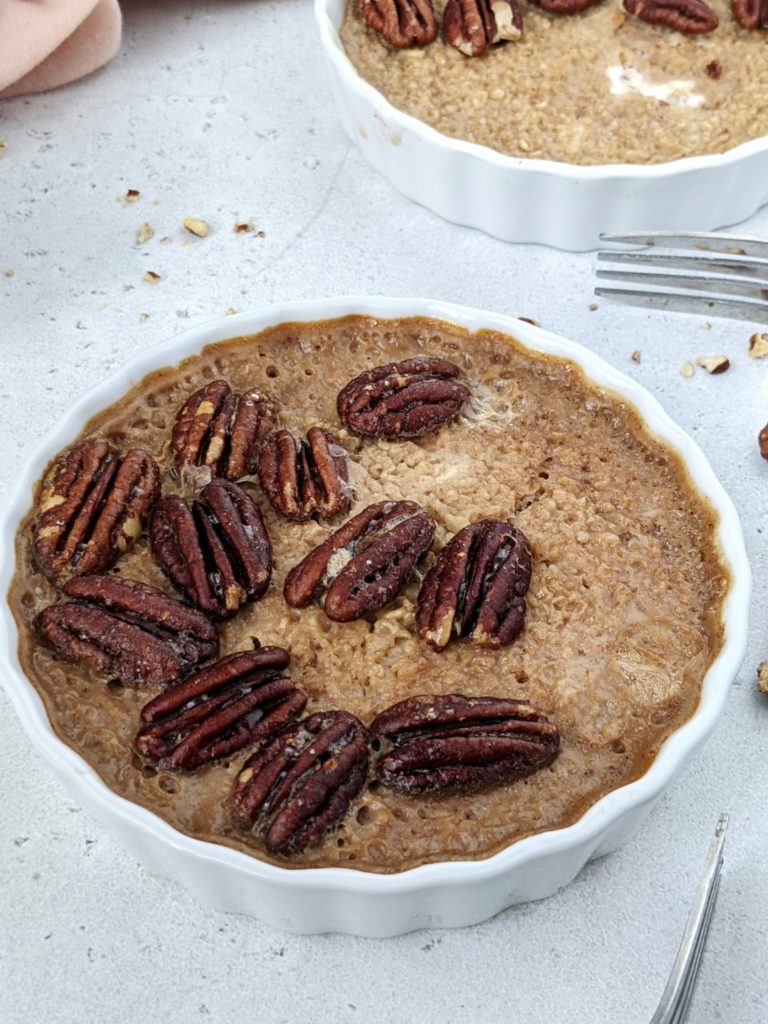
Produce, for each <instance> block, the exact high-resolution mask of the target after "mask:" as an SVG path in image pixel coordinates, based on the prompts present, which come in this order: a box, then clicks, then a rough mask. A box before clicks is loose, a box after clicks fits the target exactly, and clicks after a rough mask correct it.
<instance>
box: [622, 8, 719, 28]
mask: <svg viewBox="0 0 768 1024" xmlns="http://www.w3.org/2000/svg"><path fill="white" fill-rule="evenodd" d="M624 10H625V11H627V13H629V14H634V15H635V17H637V18H640V20H641V21H647V22H648V24H649V25H665V26H666V27H667V28H671V29H674V30H675V31H676V32H686V33H689V34H693V35H703V34H705V33H707V32H714V31H715V29H716V28H717V26H718V25H719V24H720V21H719V19H718V17H717V15H716V14H715V12H714V11H713V10H712V8H711V7H709V6H707V4H705V3H704V0H624Z"/></svg>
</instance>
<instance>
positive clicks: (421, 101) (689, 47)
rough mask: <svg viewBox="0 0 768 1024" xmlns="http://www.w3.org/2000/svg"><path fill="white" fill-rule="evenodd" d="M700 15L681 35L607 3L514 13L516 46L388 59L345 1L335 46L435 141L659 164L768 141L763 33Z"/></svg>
mask: <svg viewBox="0 0 768 1024" xmlns="http://www.w3.org/2000/svg"><path fill="white" fill-rule="evenodd" d="M443 7H444V3H443V0H436V3H435V12H436V14H437V15H438V20H439V19H440V17H441V15H442V11H443ZM710 7H711V9H712V10H713V11H714V12H715V14H716V15H717V16H718V18H719V25H718V27H717V29H716V30H715V31H713V32H711V33H710V34H706V35H699V34H694V35H690V34H684V33H682V32H676V31H673V30H671V29H669V28H667V27H665V26H661V25H649V24H646V23H645V22H643V21H641V20H640V19H639V18H636V17H632V16H631V15H629V14H628V13H627V12H626V11H625V10H624V9H623V8H622V7H621V5H620V4H619V3H618V2H617V0H604V2H602V3H597V4H596V5H595V6H592V7H590V8H589V9H587V10H585V11H582V12H581V13H577V14H564V15H557V14H551V13H548V12H547V11H544V10H542V9H541V8H539V7H538V6H537V5H535V4H534V3H531V2H529V3H521V5H520V10H521V12H522V19H523V32H522V36H521V37H520V38H519V39H516V40H514V41H510V42H506V43H502V44H500V45H496V46H492V47H489V48H488V49H487V50H486V52H485V53H484V54H483V55H482V56H480V57H466V56H464V54H462V53H461V52H460V51H459V50H458V49H457V48H456V47H455V46H450V45H447V44H446V43H445V42H444V40H443V38H442V35H441V34H438V37H437V38H436V39H435V40H434V42H432V43H430V44H429V45H427V46H423V47H416V48H413V49H402V50H397V49H393V48H392V47H390V46H389V45H387V43H386V42H384V41H383V40H382V39H381V37H380V36H379V35H377V34H376V33H375V32H374V31H372V30H371V29H369V28H367V27H366V24H365V22H364V21H363V18H362V16H361V14H360V13H359V11H358V10H357V9H356V8H355V7H354V4H353V3H351V2H350V3H348V6H347V11H346V14H345V17H344V21H343V24H342V27H341V39H342V42H343V45H344V49H345V50H346V53H347V56H348V57H349V59H350V60H351V61H352V63H353V65H354V66H355V68H356V69H357V71H358V72H359V74H360V75H361V76H362V77H363V78H364V79H365V80H366V81H367V82H369V83H370V84H371V85H372V86H374V88H376V89H378V91H379V92H381V93H382V94H383V95H384V96H385V97H386V98H387V99H388V100H389V101H390V103H392V105H393V106H394V107H396V108H397V109H398V110H401V111H403V112H404V113H406V114H411V115H412V116H413V117H416V118H418V119H419V120H420V121H424V122H425V123H426V124H428V125H431V126H432V127H433V128H435V129H437V131H439V132H442V133H443V134H444V135H448V136H451V137H452V138H457V139H464V140H467V141H469V142H475V143H478V144H479V145H482V146H488V147H489V148H491V149H495V150H498V151H500V152H501V153H506V154H509V155H511V156H519V157H537V158H542V159H546V160H560V161H564V162H566V163H572V164H615V163H630V164H651V163H663V162H664V161H668V160H677V159H679V158H681V157H687V156H698V155H703V154H706V153H723V152H725V151H726V150H728V149H731V148H732V147H734V146H738V145H739V144H740V143H743V142H747V141H749V140H750V139H755V138H758V137H760V136H762V135H767V134H768V31H766V30H765V29H762V30H760V29H758V30H753V31H749V30H746V29H744V28H742V27H741V26H740V25H739V24H738V23H737V22H736V21H735V20H734V18H733V16H732V13H731V8H730V4H729V3H728V2H727V0H712V2H711V4H710Z"/></svg>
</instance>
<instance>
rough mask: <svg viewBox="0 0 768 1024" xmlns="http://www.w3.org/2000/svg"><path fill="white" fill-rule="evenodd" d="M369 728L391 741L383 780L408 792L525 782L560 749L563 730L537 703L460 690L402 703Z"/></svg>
mask: <svg viewBox="0 0 768 1024" xmlns="http://www.w3.org/2000/svg"><path fill="white" fill-rule="evenodd" d="M369 732H370V734H371V737H372V738H373V739H374V741H375V740H379V741H381V740H384V741H388V743H387V742H385V743H384V744H382V748H383V747H386V746H389V749H388V750H385V751H384V752H383V753H382V754H381V756H380V757H379V759H378V761H377V763H376V764H375V766H374V768H375V771H376V775H377V777H378V778H379V779H380V780H381V781H382V782H383V783H384V784H385V785H387V786H391V787H392V788H394V789H398V790H402V791H403V792H405V793H423V792H426V791H436V790H444V789H454V788H458V789H465V788H470V787H475V786H482V785H487V784H488V783H495V782H508V781H511V780H513V779H519V778H521V777H522V776H524V775H530V774H531V773H532V772H535V771H538V770H539V769H540V768H544V767H546V765H548V764H551V763H552V761H554V759H555V756H556V754H557V751H558V748H559V746H560V736H559V734H558V731H557V728H556V727H555V726H554V725H553V724H552V723H551V722H550V721H549V720H548V719H547V717H546V715H544V714H542V713H541V712H540V711H538V710H537V709H536V708H534V707H533V706H532V705H530V704H526V703H525V702H524V701H519V700H507V699H505V698H503V697H464V696H462V695H461V694H458V693H451V694H447V695H445V696H442V697H409V698H408V699H407V700H402V701H400V702H399V703H398V704H393V705H392V707H390V708H387V709H386V711H382V713H381V714H380V715H378V717H377V718H375V719H374V720H373V722H372V723H371V725H370V726H369ZM374 745H375V744H374Z"/></svg>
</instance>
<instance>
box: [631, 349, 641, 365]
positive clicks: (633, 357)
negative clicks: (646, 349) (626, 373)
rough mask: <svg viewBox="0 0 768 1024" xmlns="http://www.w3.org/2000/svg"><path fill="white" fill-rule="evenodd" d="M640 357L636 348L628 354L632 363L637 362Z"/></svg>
mask: <svg viewBox="0 0 768 1024" xmlns="http://www.w3.org/2000/svg"><path fill="white" fill-rule="evenodd" d="M641 358H642V357H641V355H640V349H639V348H636V349H635V351H634V352H633V353H632V355H631V356H630V359H631V360H632V362H633V363H639V362H640V360H641Z"/></svg>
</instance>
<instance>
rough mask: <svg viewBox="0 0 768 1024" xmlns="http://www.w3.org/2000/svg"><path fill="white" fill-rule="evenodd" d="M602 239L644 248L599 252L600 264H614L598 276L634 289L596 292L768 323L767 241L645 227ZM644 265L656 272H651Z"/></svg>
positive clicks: (642, 303)
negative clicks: (647, 228) (641, 229)
mask: <svg viewBox="0 0 768 1024" xmlns="http://www.w3.org/2000/svg"><path fill="white" fill-rule="evenodd" d="M600 238H601V240H602V241H603V242H608V243H610V244H614V243H616V244H625V245H635V246H642V247H643V248H642V250H640V251H638V250H637V249H635V250H631V251H627V250H617V249H611V250H604V251H600V252H598V254H597V259H598V261H599V262H600V263H613V264H616V265H617V266H616V267H612V268H610V269H598V271H597V276H598V277H599V278H600V279H601V280H611V281H617V282H619V283H621V284H626V285H632V286H633V287H631V288H595V295H601V296H606V297H608V298H614V299H619V300H620V301H622V302H629V303H633V304H635V305H640V306H651V307H654V308H656V309H665V310H670V311H671V312H675V313H696V314H703V315H705V316H723V317H730V318H732V319H736V320H752V321H756V322H758V323H768V241H766V240H764V239H760V238H738V237H736V236H734V235H719V234H713V233H711V232H704V231H696V232H687V233H679V232H674V231H646V232H643V233H641V234H631V235H601V236H600ZM646 267H656V268H658V270H656V271H655V272H649V271H647V270H645V268H646ZM617 268H628V269H617ZM685 271H694V273H692V274H691V273H685ZM645 286H649V287H645ZM660 289H683V290H682V292H681V291H677V290H675V291H662V290H660ZM693 293H698V294H693ZM728 296H738V298H729V297H728Z"/></svg>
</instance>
